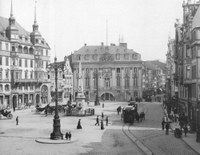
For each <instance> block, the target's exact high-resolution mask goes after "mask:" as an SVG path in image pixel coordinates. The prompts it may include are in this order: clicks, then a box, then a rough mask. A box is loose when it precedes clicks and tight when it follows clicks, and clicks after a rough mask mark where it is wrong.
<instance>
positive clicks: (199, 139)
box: [196, 101, 200, 142]
mask: <svg viewBox="0 0 200 155" xmlns="http://www.w3.org/2000/svg"><path fill="white" fill-rule="evenodd" d="M199 105H200V104H199V101H198V102H197V137H196V141H197V142H200V125H199V121H200V120H199Z"/></svg>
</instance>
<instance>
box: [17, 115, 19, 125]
mask: <svg viewBox="0 0 200 155" xmlns="http://www.w3.org/2000/svg"><path fill="white" fill-rule="evenodd" d="M18 124H19V117H18V116H17V117H16V125H18Z"/></svg>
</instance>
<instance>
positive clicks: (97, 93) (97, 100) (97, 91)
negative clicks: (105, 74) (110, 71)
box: [94, 70, 100, 105]
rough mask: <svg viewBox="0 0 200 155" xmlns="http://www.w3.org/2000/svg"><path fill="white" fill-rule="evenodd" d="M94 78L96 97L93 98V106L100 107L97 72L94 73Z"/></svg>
mask: <svg viewBox="0 0 200 155" xmlns="http://www.w3.org/2000/svg"><path fill="white" fill-rule="evenodd" d="M94 78H96V88H97V90H96V97H95V105H100V103H99V82H98V80H99V73H98V71H97V70H96V71H95V72H94Z"/></svg>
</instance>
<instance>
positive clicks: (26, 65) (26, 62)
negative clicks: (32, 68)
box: [25, 59, 28, 67]
mask: <svg viewBox="0 0 200 155" xmlns="http://www.w3.org/2000/svg"><path fill="white" fill-rule="evenodd" d="M25 67H28V61H27V59H25Z"/></svg>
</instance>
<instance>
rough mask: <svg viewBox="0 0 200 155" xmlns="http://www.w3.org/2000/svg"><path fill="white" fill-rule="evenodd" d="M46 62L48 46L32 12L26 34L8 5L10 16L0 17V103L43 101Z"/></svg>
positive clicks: (45, 97) (45, 99)
mask: <svg viewBox="0 0 200 155" xmlns="http://www.w3.org/2000/svg"><path fill="white" fill-rule="evenodd" d="M35 10H36V9H35ZM49 62H50V47H49V45H48V44H47V43H46V41H45V39H44V38H42V36H41V34H40V32H39V31H38V24H37V21H36V13H35V19H34V24H33V31H32V32H31V33H29V32H27V31H26V30H25V29H24V28H23V27H21V26H20V25H19V24H18V23H17V22H16V21H15V18H14V16H13V12H12V4H11V12H10V18H9V19H6V18H3V17H0V106H1V107H2V106H3V107H13V106H15V107H19V108H20V107H23V106H24V105H35V104H39V103H47V102H48V100H49V93H48V92H49V83H50V81H49V80H48V74H47V72H46V65H48V63H49Z"/></svg>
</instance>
